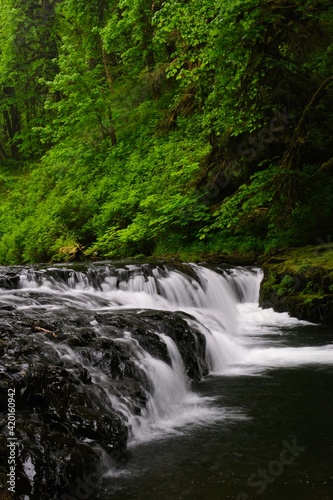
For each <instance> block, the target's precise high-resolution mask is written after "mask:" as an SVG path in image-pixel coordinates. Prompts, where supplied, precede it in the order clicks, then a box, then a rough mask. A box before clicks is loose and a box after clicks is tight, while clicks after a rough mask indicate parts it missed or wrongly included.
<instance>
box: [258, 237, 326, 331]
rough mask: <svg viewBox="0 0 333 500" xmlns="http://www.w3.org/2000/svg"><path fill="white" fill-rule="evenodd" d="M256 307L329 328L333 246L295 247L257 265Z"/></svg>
mask: <svg viewBox="0 0 333 500" xmlns="http://www.w3.org/2000/svg"><path fill="white" fill-rule="evenodd" d="M260 265H261V267H262V269H263V271H264V279H263V281H262V284H261V289H260V298H259V304H260V306H261V307H263V308H270V307H272V308H273V309H274V310H275V311H277V312H285V311H287V312H288V313H289V314H290V315H291V316H295V317H296V318H298V319H302V320H306V321H310V322H313V323H322V324H324V325H333V244H332V243H330V244H325V245H317V246H308V247H304V248H296V249H292V250H289V251H286V252H281V253H279V254H276V255H273V256H271V257H269V258H268V259H267V258H266V259H265V260H264V261H263V262H261V263H260Z"/></svg>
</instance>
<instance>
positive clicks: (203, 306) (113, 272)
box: [1, 264, 261, 442]
mask: <svg viewBox="0 0 333 500" xmlns="http://www.w3.org/2000/svg"><path fill="white" fill-rule="evenodd" d="M17 278H18V279H17ZM260 280H261V271H260V270H258V269H245V268H238V269H234V270H232V271H230V270H229V271H224V270H221V269H217V270H214V271H213V270H211V269H208V268H205V267H202V266H198V265H195V264H187V265H183V266H182V269H172V268H169V267H167V266H164V265H163V266H152V265H149V264H144V265H132V264H128V265H124V266H122V267H114V266H112V265H109V264H108V265H103V264H101V265H95V266H90V267H89V268H88V269H80V270H75V269H67V268H66V267H57V266H56V267H50V268H47V269H24V270H23V271H21V273H19V275H18V277H16V278H15V280H14V279H13V280H12V285H11V287H7V289H5V290H2V291H1V298H2V300H3V301H9V302H10V303H11V304H14V306H15V307H16V308H17V310H19V311H24V313H25V314H27V315H28V316H30V317H32V316H33V315H34V314H36V313H37V312H38V315H39V317H40V316H42V317H43V319H45V320H47V319H49V318H51V319H52V318H59V317H61V318H64V317H68V320H69V322H70V321H71V318H74V317H76V316H78V317H79V318H80V317H81V315H82V314H90V315H92V317H91V320H90V327H89V328H91V329H92V330H93V332H94V335H96V336H97V339H101V341H102V340H103V341H104V340H105V339H109V340H110V341H112V345H113V346H115V348H116V349H120V350H122V351H125V355H126V356H127V358H128V359H130V363H131V371H132V372H133V373H134V375H133V376H134V378H136V380H139V382H140V385H141V388H143V389H144V393H145V399H146V402H145V404H144V406H143V407H142V408H141V409H140V411H138V406H137V404H135V403H133V396H132V392H133V391H132V392H131V391H129V393H128V394H121V389H119V390H115V380H114V375H112V374H111V373H109V372H107V371H106V370H105V367H104V365H103V364H101V363H100V362H99V359H98V357H99V358H100V357H101V356H102V354H101V353H99V354H94V356H95V358H96V359H95V358H94V359H95V361H92V359H91V353H89V350H88V349H83V348H77V347H75V345H74V346H72V345H71V342H72V343H73V341H72V340H71V338H69V340H66V342H65V343H62V342H58V341H54V340H53V339H51V340H45V341H44V342H43V343H44V345H45V346H47V348H48V349H49V350H53V351H54V353H55V354H56V356H57V357H58V359H59V360H61V363H62V364H63V365H64V366H65V367H66V369H67V370H68V371H69V372H70V373H73V374H75V373H76V372H78V371H79V370H81V371H85V372H87V373H88V374H89V377H90V378H91V380H92V383H93V384H94V385H95V387H96V388H98V391H99V393H100V394H102V395H103V402H102V403H101V404H102V406H103V408H106V409H107V410H110V409H113V410H115V411H117V412H118V413H119V414H121V415H122V418H123V420H124V422H126V425H127V427H128V431H129V441H130V442H137V441H142V440H146V439H152V438H153V437H154V436H159V435H160V434H165V433H166V432H172V433H174V432H180V431H179V429H180V428H181V427H182V426H184V424H185V423H186V424H193V425H194V424H196V425H200V424H202V423H204V422H207V421H210V419H217V418H227V417H228V412H227V411H226V412H224V413H223V415H221V412H220V411H219V412H217V410H216V408H215V407H214V404H213V402H212V401H208V400H205V398H200V397H199V396H198V395H196V394H195V393H194V392H193V390H192V385H191V377H190V376H189V374H188V373H190V372H191V370H192V372H193V373H194V372H195V371H196V372H198V373H199V372H200V370H201V372H202V373H204V372H205V373H208V371H209V372H211V373H221V372H223V371H224V370H226V369H227V368H228V367H229V365H230V364H234V363H237V362H238V361H240V360H241V359H242V358H244V356H245V354H246V353H245V348H244V346H243V345H241V342H240V341H239V339H238V328H239V324H240V319H241V313H240V311H239V309H238V304H240V303H241V302H248V301H256V300H257V299H258V293H259V283H260ZM8 288H11V290H8ZM145 311H158V312H159V313H163V314H171V313H172V314H176V315H178V316H177V318H178V317H179V318H180V320H181V321H182V322H183V323H182V324H181V325H180V327H179V329H180V334H179V336H178V337H179V338H178V339H175V338H171V336H172V335H173V333H172V331H171V333H169V334H168V329H167V328H166V326H161V325H160V324H159V326H158V328H157V327H154V321H152V322H150V321H149V320H146V319H144V321H146V325H147V327H146V326H145V325H144V328H149V325H150V324H151V328H152V330H153V332H152V334H154V336H155V337H154V338H156V339H157V341H156V342H158V343H159V344H158V345H159V347H158V349H159V350H160V351H161V350H163V349H164V350H163V352H164V355H163V356H161V355H156V354H155V353H152V352H149V348H148V347H147V344H145V345H144V343H143V342H142V339H139V340H138V337H137V336H136V335H135V333H133V332H132V331H131V329H132V330H133V325H131V324H130V323H129V324H128V328H125V329H123V330H122V331H121V332H119V333H118V335H115V333H114V330H113V329H112V327H110V325H109V324H108V321H109V320H106V319H105V320H104V319H103V318H110V320H111V322H112V320H113V319H114V318H115V317H116V316H117V315H119V313H122V314H131V315H132V316H131V317H132V318H133V317H134V319H133V321H134V322H135V320H136V318H140V320H141V318H142V314H143V313H144V312H145ZM96 315H97V316H98V317H97V316H96ZM133 315H134V316H133ZM140 315H141V316H140ZM96 318H97V319H96ZM100 318H102V320H103V321H102V322H101V320H100ZM180 320H179V321H180ZM165 322H166V323H168V316H165ZM184 322H185V323H184ZM182 325H185V326H182ZM154 328H155V329H154ZM184 328H187V329H188V330H189V332H190V333H188V335H190V340H188V341H187V342H188V344H187V347H186V348H184V349H183V354H181V352H180V344H181V342H182V339H181V337H182V333H181V332H182V329H184ZM45 330H46V331H47V330H48V328H45ZM134 330H135V328H134ZM169 330H170V328H169ZM171 330H172V328H171ZM170 335H171V336H170ZM202 338H203V339H204V343H205V346H204V347H203V351H202V352H199V347H200V345H201V344H202V342H203V340H200V339H202ZM191 339H192V340H191ZM69 344H70V345H69ZM162 344H163V345H164V348H163V347H161V346H162ZM160 351H159V352H160ZM187 351H191V352H192V351H193V352H192V354H191V355H192V358H193V359H192V360H190V361H188V362H187V365H188V366H185V361H184V359H183V358H184V356H186V355H187V354H186V352H187ZM202 355H203V356H202ZM126 356H125V358H124V359H125V361H122V362H121V363H123V365H122V364H121V363H119V366H118V368H117V369H118V370H120V371H121V369H123V371H124V373H125V372H126V366H127V365H126V363H127V361H126V359H127V358H126ZM201 357H203V358H204V360H203V361H202V362H201V365H202V366H201V367H199V368H198V367H197V366H195V367H194V368H193V366H194V364H195V362H196V363H197V362H198V361H197V360H198V359H199V358H201ZM195 358H197V360H196V361H195ZM124 363H125V364H124ZM128 363H129V362H128ZM204 363H206V365H205V366H204ZM205 370H206V371H205ZM187 372H188V373H187ZM192 372H191V373H190V375H191V376H192V378H193V377H195V378H197V379H198V378H200V376H201V375H202V373H201V374H200V373H199V374H198V373H196V374H195V375H193V373H192ZM135 373H136V375H135ZM120 376H122V375H119V374H118V372H117V377H118V378H119V377H120ZM126 377H127V374H126V373H125V375H124V378H125V379H126ZM117 383H118V382H117Z"/></svg>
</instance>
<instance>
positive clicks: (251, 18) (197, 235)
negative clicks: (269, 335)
mask: <svg viewBox="0 0 333 500" xmlns="http://www.w3.org/2000/svg"><path fill="white" fill-rule="evenodd" d="M332 67H333V5H332V2H331V0H263V1H261V0H165V1H159V0H96V1H91V0H90V1H87V0H25V1H24V2H23V0H2V1H1V10H0V193H1V204H0V264H17V263H31V262H45V261H51V260H55V261H56V260H58V261H59V260H68V259H70V258H77V257H78V256H79V254H81V255H84V256H86V257H87V258H88V257H89V258H122V257H138V256H148V255H155V256H163V255H169V256H170V255H178V256H180V257H181V256H182V255H183V256H185V255H193V254H205V253H206V254H208V253H210V252H227V253H233V252H238V253H240V254H242V255H260V254H265V253H269V252H271V251H273V250H276V249H283V248H288V247H291V246H292V247H295V246H296V247H297V246H303V245H307V244H313V243H316V241H327V239H328V238H329V237H330V236H329V235H331V234H333V217H332V215H333V174H332V172H333V171H332V166H333V135H332V130H333V74H332Z"/></svg>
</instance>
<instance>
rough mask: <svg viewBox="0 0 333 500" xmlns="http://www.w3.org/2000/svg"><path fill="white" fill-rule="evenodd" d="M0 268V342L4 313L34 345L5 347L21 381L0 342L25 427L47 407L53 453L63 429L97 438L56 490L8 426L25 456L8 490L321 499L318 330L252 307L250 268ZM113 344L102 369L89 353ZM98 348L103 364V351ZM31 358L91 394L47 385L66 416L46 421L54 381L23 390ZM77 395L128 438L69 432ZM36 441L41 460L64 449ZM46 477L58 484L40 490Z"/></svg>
mask: <svg viewBox="0 0 333 500" xmlns="http://www.w3.org/2000/svg"><path fill="white" fill-rule="evenodd" d="M1 275H2V278H1V280H2V281H1V282H0V283H1V289H0V300H1V304H2V310H1V313H2V329H1V332H2V333H3V335H4V336H3V337H2V338H3V339H4V340H3V341H2V342H3V343H5V342H9V341H10V340H9V330H8V328H9V327H8V326H4V325H10V327H12V328H14V327H13V325H14V322H16V323H15V325H16V326H15V328H16V330H15V335H17V338H18V339H20V338H22V336H23V335H24V328H28V329H29V328H30V330H29V339H31V340H29V342H32V341H33V342H34V346H35V347H36V346H37V347H36V349H37V351H36V352H38V356H39V358H38V359H37V358H36V357H34V361H33V362H32V361H31V362H30V359H32V355H31V354H29V352H30V351H29V352H28V354H27V351H24V352H23V353H22V352H21V351H20V352H19V355H18V354H16V358H15V360H16V361H15V363H19V362H20V363H21V364H20V366H19V368H20V370H21V372H22V366H24V370H25V373H27V374H26V375H25V382H22V381H20V379H19V377H18V376H14V375H15V374H14V375H13V376H12V375H9V374H10V373H12V372H15V370H13V369H12V372H11V371H10V363H13V359H14V358H13V357H10V356H8V352H10V349H9V348H8V351H7V352H6V351H4V354H3V360H4V364H3V367H2V370H3V373H4V374H6V377H7V374H8V377H7V378H6V383H7V382H8V380H10V382H9V383H13V384H14V385H15V384H16V387H17V390H18V391H21V394H22V396H21V398H22V401H23V402H24V404H26V406H27V408H28V409H29V412H30V413H29V416H28V417H27V413H26V412H27V408H23V406H24V405H23V402H22V403H21V406H22V415H20V414H19V415H18V417H19V422H21V420H20V417H21V418H22V419H23V414H24V412H25V414H24V415H25V416H24V418H27V419H28V421H30V422H31V425H32V426H35V425H36V426H37V424H36V419H39V420H38V426H37V427H34V429H35V428H36V429H37V428H38V431H36V432H37V434H38V435H39V438H38V439H39V442H40V440H41V439H42V438H41V437H40V436H43V432H42V431H40V427H41V426H42V425H44V424H45V425H46V424H47V425H50V422H54V421H55V420H56V421H57V433H58V434H57V436H58V437H55V438H54V439H58V440H59V441H58V445H57V453H60V454H61V453H62V450H63V449H67V448H68V445H66V443H63V442H62V440H63V438H65V440H66V439H68V440H69V441H70V440H72V441H73V443H74V438H75V443H74V444H73V449H74V448H75V446H76V447H77V446H78V445H80V443H81V444H82V443H84V446H90V447H92V448H93V447H94V446H95V451H96V449H97V446H98V449H99V458H100V461H101V462H103V464H102V466H101V467H100V469H99V473H98V474H92V473H91V474H90V475H89V474H88V472H87V474H86V475H83V476H82V477H79V474H78V477H74V476H73V474H72V473H71V474H69V473H68V471H67V469H66V471H67V472H66V473H65V472H64V473H63V474H64V477H67V476H70V477H71V478H72V479H71V482H72V484H71V485H70V488H69V490H68V491H66V490H61V487H60V486H59V484H60V483H59V484H58V483H56V482H55V479H54V478H53V477H52V474H51V473H49V472H47V473H46V472H45V470H47V468H46V466H45V464H40V463H39V462H38V461H39V460H41V458H40V455H38V453H33V452H29V446H30V447H31V449H34V448H35V445H36V442H35V441H33V438H32V437H29V439H31V441H29V440H28V437H27V435H26V434H25V433H24V431H23V430H20V428H19V427H20V426H19V425H18V430H17V432H18V434H17V435H18V438H19V439H21V441H22V442H23V443H25V445H24V446H23V447H22V448H20V450H21V451H20V452H19V454H18V460H21V461H22V462H24V463H23V464H21V465H20V464H18V483H19V484H18V490H19V492H20V495H21V496H20V497H18V498H22V499H23V498H24V500H28V499H30V500H33V499H35V498H42V499H45V500H47V499H49V498H50V499H51V498H64V499H65V498H72V499H73V498H76V499H82V498H91V499H93V498H94V499H95V498H99V499H103V500H106V499H109V500H111V499H114V500H125V499H127V500H141V499H142V500H143V499H145V500H146V499H151V500H155V499H157V500H176V499H179V500H180V499H194V500H199V499H200V500H204V499H207V500H220V499H221V500H223V499H237V500H248V499H256V498H265V499H269V500H282V499H283V500H289V499H290V500H294V499H298V498H300V499H302V500H303V499H304V500H315V499H317V500H326V499H331V498H333V470H332V464H333V458H332V457H333V455H332V453H333V432H332V431H333V424H332V414H333V394H332V386H333V384H332V382H333V380H332V376H333V344H332V332H331V331H330V329H329V328H325V327H323V326H320V325H312V324H309V323H306V322H301V321H298V320H297V319H295V318H291V317H289V315H288V314H287V313H283V314H279V313H275V312H274V311H273V310H272V309H267V310H262V309H260V308H259V307H258V295H259V286H260V281H261V279H262V272H261V270H260V269H250V268H240V267H239V268H235V269H228V268H226V267H224V266H220V267H219V266H216V267H215V268H210V267H207V266H199V265H195V264H184V265H182V266H178V267H172V266H167V265H156V266H154V265H151V264H149V265H148V264H144V265H137V264H126V263H123V264H121V265H119V264H118V265H115V264H109V263H100V264H95V265H91V266H88V267H85V266H79V267H73V268H70V267H64V266H54V267H52V268H38V269H37V268H26V269H19V270H18V269H8V268H7V269H3V270H2V273H1ZM17 325H21V328H23V331H22V332H21V331H18V330H17V328H18V327H17ZM22 325H23V326H22ZM27 325H28V326H27ZM6 328H7V330H6ZM176 330H177V334H176V333H175V331H176ZM148 331H149V332H150V333H149V335H150V336H148V337H147V332H148ZM152 335H153V336H152ZM182 335H183V337H184V339H185V337H186V339H187V340H186V342H187V344H186V345H185V344H183V342H184V340H183V338H182ZM26 336H27V334H26ZM82 336H85V338H86V339H87V340H86V342H87V343H86V344H84V342H83V341H82ZM16 342H18V340H16ZM25 342H26V340H25ZM103 342H104V343H103ZM107 342H109V344H108V343H107ZM110 342H111V344H110ZM157 342H158V343H157ZM97 343H98V346H100V345H103V346H104V347H103V349H101V348H100V350H99V351H98V350H97V347H96V345H97ZM155 343H156V345H155ZM8 346H9V344H8ZM112 349H113V351H112ZM115 349H116V350H117V353H118V351H119V353H121V355H120V354H119V356H118V357H117V363H118V364H117V367H116V369H112V370H113V371H112V370H110V369H109V368H108V367H107V366H106V362H105V359H104V358H103V356H104V355H105V352H106V350H110V352H111V351H112V352H114V350H115ZM13 352H14V351H13ZM112 352H111V357H110V358H109V361H108V363H110V364H111V365H112V363H113V365H112V366H114V363H115V359H116V358H115V357H112V356H113V354H112ZM117 355H118V354H117ZM29 356H30V357H29ZM118 358H119V359H120V361H119V360H118ZM45 359H47V363H45V362H44V361H43V360H45ZM36 360H37V361H36ZM42 362H43V363H44V365H43V366H44V367H45V365H46V364H47V366H48V367H49V366H50V363H53V364H54V366H55V367H56V368H57V369H58V368H59V367H61V370H62V371H64V370H65V372H66V377H67V378H68V377H75V380H76V384H77V387H78V392H79V393H82V397H83V395H85V394H86V393H85V392H84V391H90V392H89V398H92V396H91V394H92V393H94V396H93V398H95V399H94V405H90V403H87V402H86V401H85V402H84V404H83V403H82V401H81V402H80V405H79V404H78V402H77V400H75V404H74V403H73V405H72V407H71V406H70V405H71V398H72V395H71V394H72V393H71V392H70V391H71V389H70V387H69V388H68V391H69V392H68V394H69V396H68V400H67V396H64V398H63V400H60V406H62V407H63V408H64V409H65V410H66V411H65V412H64V415H65V416H63V417H61V418H62V419H63V421H64V422H65V423H66V430H64V429H60V423H59V420H60V419H61V418H60V417H59V418H58V414H60V413H61V412H60V410H57V419H56V418H55V413H56V412H55V410H54V409H53V406H55V403H54V401H53V399H52V398H53V397H54V394H55V390H53V392H52V391H51V392H52V393H51V395H50V394H49V393H48V392H47V391H48V388H47V387H44V386H42V387H41V386H40V385H39V386H38V389H36V390H34V391H33V393H34V394H33V395H31V394H30V395H29V397H27V396H26V394H27V393H29V387H30V386H31V384H34V381H35V379H36V375H35V372H34V373H32V372H33V370H34V369H35V368H34V364H33V363H35V364H36V363H42ZM43 369H44V368H43ZM21 372H19V371H18V368H17V373H21ZM30 372H31V373H32V374H31V375H30ZM83 372H84V377H83V375H82V373H83ZM43 373H44V372H43ZM57 373H58V372H57ZM78 374H79V375H78ZM9 377H10V378H9ZM15 377H16V378H15ZM82 377H83V378H82ZM131 379H133V380H134V381H135V382H133V383H131V384H132V385H129V382H128V381H129V380H131ZM199 379H200V381H199ZM134 383H135V384H137V385H135V386H134V385H133V384H134ZM20 384H21V385H20ZM121 384H123V385H121ZM63 387H64V386H63ZM116 389H117V390H116ZM50 390H51V389H50ZM64 390H65V389H64ZM66 390H67V389H66ZM140 391H141V392H140ZM141 393H143V395H142V394H141ZM36 394H37V396H38V397H37V396H36ZM64 394H65V393H64ZM66 394H67V393H66ZM57 397H58V396H57ZM24 398H25V399H24ZM73 398H74V396H73ZM31 401H32V402H31ZM36 401H37V402H36ZM57 401H58V403H59V397H58V400H57ZM99 405H100V408H99ZM83 406H85V408H87V407H88V408H89V411H90V409H91V408H95V410H94V411H95V414H96V416H95V417H94V419H93V422H94V423H93V424H91V425H93V426H95V427H96V428H97V427H98V426H99V422H98V419H99V416H98V414H99V411H100V412H101V414H100V419H101V421H102V416H103V419H104V420H103V422H106V420H105V419H106V418H107V413H108V412H110V415H111V414H112V415H113V414H114V415H115V416H116V417H115V418H118V419H120V423H117V425H118V427H117V429H118V430H119V433H120V431H121V429H122V427H121V426H123V427H125V428H126V432H127V433H128V434H127V438H126V446H127V451H126V452H125V453H124V454H123V457H122V460H120V461H118V462H119V463H118V462H117V460H113V461H111V460H109V458H108V450H109V451H110V449H111V448H112V447H114V448H115V447H116V446H118V445H119V443H118V442H116V441H114V443H113V442H112V444H111V445H110V444H108V443H107V439H108V437H107V436H106V437H105V436H104V435H103V431H102V430H99V429H98V432H97V431H96V432H95V434H94V432H93V431H92V430H91V429H90V428H89V425H90V424H86V425H85V428H84V429H83V430H82V428H80V429H79V431H78V428H79V427H78V426H77V425H76V424H75V425H74V424H73V420H74V421H75V418H76V419H78V417H77V415H78V410H77V408H79V407H83ZM67 408H70V409H71V411H69V410H68V411H67ZM73 408H74V409H76V413H75V412H74V410H73ZM51 410H52V411H53V413H52V412H51ZM69 414H70V415H71V416H70V417H69V416H68V415H69ZM73 415H74V417H75V418H74V417H73ZM105 415H106V416H105ZM80 418H81V417H80ZM89 418H90V417H89ZM89 418H88V417H87V421H89V422H92V420H89ZM29 419H30V420H29ZM41 421H43V424H41V423H40V422H41ZM69 425H72V427H73V426H74V427H73V428H75V429H74V430H75V432H74V431H73V432H74V434H73V433H72V434H68V432H67V431H68V427H69ZM110 425H111V424H110ZM112 425H113V424H112ZM101 427H103V426H101ZM110 428H111V427H110ZM52 429H53V428H52ZM59 429H60V431H61V432H60V431H59ZM118 430H117V432H118ZM71 432H72V431H71ZM2 434H3V436H6V431H5V429H4V428H2ZM102 435H103V436H102ZM69 436H70V437H69ZM73 436H74V437H73ZM100 436H102V437H103V439H102V438H100ZM99 438H100V439H99ZM45 442H46V441H45ZM105 443H107V444H106V445H105ZM71 446H72V445H71ZM119 446H120V445H119ZM108 447H109V448H108ZM110 447H111V448H110ZM45 449H46V450H47V453H49V456H50V460H51V462H50V464H51V463H52V460H54V461H55V462H54V463H55V464H59V463H61V464H62V463H63V462H64V463H66V460H67V461H69V459H66V457H65V458H62V459H61V460H62V462H61V461H60V462H59V460H58V458H57V459H55V458H54V452H53V451H52V452H51V451H50V449H51V448H50V445H49V444H48V446H45V445H44V448H43V450H45ZM71 449H72V448H71ZM111 451H112V450H111ZM69 453H70V452H69V451H68V456H69ZM71 453H74V452H72V451H71ZM75 453H77V450H76V451H75ZM109 455H110V453H109ZM111 455H112V453H111ZM73 456H75V455H71V460H72V459H73V458H72V457H73ZM82 456H84V455H82V454H81V455H80V457H81V458H82ZM124 457H125V458H124ZM81 458H80V460H81ZM57 460H58V461H57ZM82 460H83V459H82ZM57 467H58V465H57ZM59 467H60V466H59ZM50 468H51V465H50ZM59 470H62V469H61V467H60V468H59ZM64 470H65V469H64ZM71 470H72V469H71ZM48 473H49V474H50V479H49V482H48V481H45V474H46V475H47V474H48ZM61 473H62V472H60V474H61ZM66 474H67V476H66ZM67 480H68V477H67ZM52 481H53V482H55V483H54V484H55V486H54V487H56V488H60V489H59V492H58V493H54V496H52V495H53V493H52V491H51V489H52V486H51V483H52ZM38 483H40V484H43V487H40V486H39V484H38ZM44 483H45V484H44ZM47 483H48V484H49V485H48V484H47Z"/></svg>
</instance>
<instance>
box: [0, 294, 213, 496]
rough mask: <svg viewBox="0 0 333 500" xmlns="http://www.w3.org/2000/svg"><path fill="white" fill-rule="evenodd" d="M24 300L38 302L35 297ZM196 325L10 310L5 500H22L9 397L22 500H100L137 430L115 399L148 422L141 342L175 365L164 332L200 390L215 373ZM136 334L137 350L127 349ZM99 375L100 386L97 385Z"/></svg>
mask: <svg viewBox="0 0 333 500" xmlns="http://www.w3.org/2000/svg"><path fill="white" fill-rule="evenodd" d="M24 296H25V300H34V297H33V292H30V293H25V294H24ZM39 299H40V297H39ZM45 300H50V299H47V298H45ZM186 319H191V318H190V317H187V318H186V315H184V314H183V313H173V312H160V311H151V312H150V311H142V312H141V311H137V310H133V311H130V310H127V311H126V312H121V311H118V312H117V311H114V312H112V313H111V312H101V313H93V312H90V311H86V313H85V314H84V315H82V314H81V313H80V312H78V311H75V310H74V309H73V310H71V311H70V314H69V315H68V316H67V315H64V314H63V313H62V312H61V310H55V311H51V313H50V314H49V316H48V318H47V319H46V320H43V321H42V320H40V319H39V318H38V314H37V313H36V311H33V312H29V310H27V311H26V312H24V311H18V310H16V308H15V307H14V306H11V305H9V304H6V303H5V302H2V306H1V307H0V355H1V366H0V487H2V488H1V489H2V493H0V496H1V495H2V496H1V498H3V499H7V498H8V499H9V498H12V496H11V493H10V492H8V488H9V483H8V477H7V473H8V462H7V461H8V453H9V451H8V450H9V448H8V443H9V442H10V441H9V438H10V435H9V433H10V432H11V430H10V428H9V425H8V415H7V411H8V397H9V395H12V396H13V395H14V400H15V417H16V419H15V425H16V427H15V428H13V429H12V432H13V434H14V435H15V439H17V445H16V451H15V453H14V451H13V454H14V455H16V472H15V473H16V498H26V499H27V498H29V499H30V500H34V499H36V500H37V499H43V500H53V499H57V500H58V499H74V498H88V497H89V498H93V497H94V498H97V497H96V495H95V493H94V491H95V490H94V488H96V485H97V480H98V478H100V477H101V476H102V474H103V472H106V471H107V470H108V469H110V468H111V467H117V466H119V465H121V464H123V463H124V461H126V455H127V452H126V448H127V441H128V435H129V434H130V432H131V429H130V426H129V425H128V422H126V416H124V414H121V412H120V411H119V408H117V406H115V407H114V405H113V399H114V398H115V399H117V400H118V401H120V403H123V404H126V405H127V407H128V409H129V413H130V414H132V415H140V413H141V411H142V409H143V408H144V407H145V405H146V402H147V395H148V394H149V391H150V387H149V382H148V381H147V378H146V377H145V373H144V372H143V371H142V370H141V369H140V366H138V363H135V353H134V352H133V343H134V345H135V346H137V349H143V350H144V351H145V352H147V353H149V354H150V355H152V356H154V357H155V358H158V359H160V360H163V361H165V362H166V363H168V364H171V360H170V358H169V355H168V351H167V348H166V344H165V343H164V342H163V341H162V340H161V338H160V336H159V335H158V332H160V333H163V334H164V335H168V336H169V337H171V338H172V339H173V341H174V342H175V344H176V345H177V347H178V350H179V353H180V355H181V356H182V358H183V362H184V367H185V370H186V372H187V375H188V377H189V379H191V380H192V381H194V382H197V381H199V380H200V378H201V377H202V376H203V375H205V374H207V372H208V367H207V364H206V362H205V337H204V336H203V335H202V334H201V333H200V332H199V331H196V330H195V328H190V327H189V326H188V323H187V321H186ZM96 329H97V330H98V329H100V330H102V331H103V335H100V334H96ZM128 332H130V335H131V338H132V339H134V340H133V342H132V343H130V342H127V341H126V338H128V337H126V335H128ZM119 339H124V340H123V341H121V340H120V341H119ZM96 374H98V377H99V383H94V380H93V377H94V376H95V377H96ZM14 448H15V446H14ZM83 494H84V495H86V496H82V495H83ZM80 495H81V496H80ZM87 495H88V496H87Z"/></svg>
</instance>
